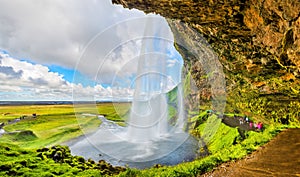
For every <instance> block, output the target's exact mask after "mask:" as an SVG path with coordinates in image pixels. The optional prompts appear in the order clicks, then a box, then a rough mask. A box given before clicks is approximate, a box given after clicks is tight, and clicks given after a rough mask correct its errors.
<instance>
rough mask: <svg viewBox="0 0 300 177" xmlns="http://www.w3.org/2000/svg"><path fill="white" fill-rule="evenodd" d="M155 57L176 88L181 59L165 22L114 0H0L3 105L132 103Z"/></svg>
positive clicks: (0, 80) (0, 56)
mask: <svg viewBox="0 0 300 177" xmlns="http://www.w3.org/2000/svg"><path fill="white" fill-rule="evenodd" d="M146 44H147V45H149V44H155V45H156V46H158V47H154V48H153V47H152V48H151V51H149V50H147V49H145V48H146V47H147V45H146ZM151 52H153V53H156V56H157V54H159V57H162V58H165V59H166V66H167V67H168V68H170V69H168V71H167V72H166V75H167V77H168V78H171V80H175V82H177V81H178V80H177V78H179V76H178V69H179V68H180V66H181V59H180V55H179V54H178V53H177V52H176V51H175V49H174V48H173V36H172V34H171V32H170V29H169V27H168V25H167V23H166V21H165V20H164V19H163V18H162V17H159V16H157V15H153V14H152V15H151V14H150V15H145V14H144V13H143V12H141V11H138V10H128V9H124V8H123V7H121V6H119V5H112V4H111V2H110V0H85V1H71V0H63V1H62V0H42V1H40V0H26V1H22V0H0V100H74V99H75V100H109V99H113V98H117V99H119V98H122V99H130V97H131V96H132V94H133V90H134V78H135V77H136V72H137V63H138V60H139V58H140V56H147V57H148V58H151V55H149V53H151ZM149 56H150V57H149Z"/></svg>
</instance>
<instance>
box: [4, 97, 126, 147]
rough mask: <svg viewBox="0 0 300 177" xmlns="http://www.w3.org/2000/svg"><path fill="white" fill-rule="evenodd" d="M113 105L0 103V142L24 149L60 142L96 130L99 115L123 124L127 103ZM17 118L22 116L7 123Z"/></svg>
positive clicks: (99, 122)
mask: <svg viewBox="0 0 300 177" xmlns="http://www.w3.org/2000/svg"><path fill="white" fill-rule="evenodd" d="M115 104H116V106H115V105H114V104H112V103H103V104H97V105H93V104H90V105H89V104H81V105H75V106H74V105H22V106H0V122H4V123H5V124H7V125H6V126H5V127H4V130H5V131H6V132H7V134H5V135H3V136H2V137H1V138H0V142H6V143H12V144H15V145H18V146H20V147H25V148H39V147H43V146H50V145H54V144H59V143H63V142H65V141H67V140H70V139H72V138H76V137H78V136H81V135H83V134H84V133H90V132H92V131H94V130H95V129H97V127H98V126H99V125H100V124H101V121H100V120H99V119H98V117H97V115H99V114H101V115H105V116H106V117H107V118H108V119H110V120H113V121H116V122H118V123H119V124H124V120H123V118H122V115H125V114H127V112H128V109H129V104H128V103H115ZM32 114H36V115H37V116H36V117H33V116H32ZM120 115H121V117H120ZM20 117H24V119H20V121H19V122H16V123H11V124H9V123H8V122H13V121H14V120H15V119H18V118H20Z"/></svg>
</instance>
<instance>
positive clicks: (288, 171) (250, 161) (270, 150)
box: [201, 129, 300, 177]
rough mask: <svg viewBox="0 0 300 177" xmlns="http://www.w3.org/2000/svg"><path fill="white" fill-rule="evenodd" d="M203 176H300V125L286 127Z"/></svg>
mask: <svg viewBox="0 0 300 177" xmlns="http://www.w3.org/2000/svg"><path fill="white" fill-rule="evenodd" d="M201 176H202V177H271V176H272V177H300V129H287V130H284V131H282V132H281V133H279V135H277V136H276V137H275V138H274V139H273V140H271V141H270V142H269V143H267V144H266V145H265V146H262V147H260V148H259V149H258V150H257V151H255V152H254V153H252V154H251V155H249V156H248V157H246V158H245V159H242V160H238V161H235V162H228V163H225V164H222V165H220V166H219V167H217V168H216V169H215V170H214V171H212V172H209V173H206V174H204V175H201Z"/></svg>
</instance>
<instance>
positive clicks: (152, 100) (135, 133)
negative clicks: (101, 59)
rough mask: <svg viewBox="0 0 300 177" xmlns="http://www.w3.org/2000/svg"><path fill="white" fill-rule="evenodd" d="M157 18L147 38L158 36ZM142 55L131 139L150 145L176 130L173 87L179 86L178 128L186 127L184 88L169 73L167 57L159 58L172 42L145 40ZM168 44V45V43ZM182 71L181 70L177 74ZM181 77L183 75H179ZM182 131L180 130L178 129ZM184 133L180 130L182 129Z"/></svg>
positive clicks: (130, 123) (149, 22)
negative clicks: (170, 97)
mask: <svg viewBox="0 0 300 177" xmlns="http://www.w3.org/2000/svg"><path fill="white" fill-rule="evenodd" d="M156 25H157V24H156ZM153 27H154V24H153V19H152V18H151V17H149V18H148V20H147V22H146V25H145V34H144V36H145V37H147V36H155V35H157V33H159V31H157V28H155V29H156V31H155V30H154V28H153ZM142 42H143V43H142V48H141V55H140V56H139V59H138V69H137V77H136V79H135V92H134V97H133V102H132V107H131V113H130V118H129V121H128V139H129V140H130V141H133V142H148V141H151V140H155V139H159V138H161V137H165V136H168V133H171V131H173V130H174V129H172V127H170V125H169V123H168V119H170V117H169V111H168V109H169V105H168V98H167V92H169V91H170V90H168V88H170V86H169V85H168V84H170V83H171V84H172V85H173V87H174V86H175V87H177V96H176V97H177V101H178V102H177V103H176V104H177V105H178V106H177V119H178V122H177V123H176V125H175V126H176V127H177V128H178V127H180V128H183V125H184V105H183V97H182V96H183V95H182V87H181V86H180V83H175V82H174V81H173V80H172V79H171V78H170V77H168V74H167V57H166V56H165V55H159V54H158V51H157V50H159V52H164V53H166V52H167V51H161V50H162V49H166V46H167V45H168V43H169V41H164V40H158V42H156V40H155V39H154V40H143V41H142ZM167 42H168V43H167ZM177 72H179V73H180V72H181V71H177ZM179 75H180V74H179ZM176 130H177V131H178V129H176ZM179 131H180V130H179Z"/></svg>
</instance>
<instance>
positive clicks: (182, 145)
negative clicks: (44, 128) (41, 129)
mask: <svg viewBox="0 0 300 177" xmlns="http://www.w3.org/2000/svg"><path fill="white" fill-rule="evenodd" d="M99 119H101V121H102V124H101V125H100V127H99V129H98V130H97V131H96V132H94V133H92V134H89V135H86V136H82V137H80V138H77V139H74V140H71V141H69V142H67V143H66V145H68V146H69V147H70V149H71V152H72V154H73V155H79V156H83V157H84V158H85V159H89V158H91V159H93V160H95V161H99V160H105V161H107V162H109V163H111V164H112V165H114V166H129V167H133V168H139V169H143V168H148V167H151V166H154V165H155V164H162V165H175V164H178V163H181V162H184V161H192V160H193V159H195V157H196V154H197V153H196V152H197V150H198V148H199V146H198V141H197V140H196V139H195V138H193V137H191V136H190V135H189V134H187V133H183V132H181V133H176V132H174V133H173V134H170V135H166V136H165V137H160V138H159V139H157V140H153V141H148V142H142V143H139V142H132V141H128V140H126V139H125V138H124V137H125V136H126V129H127V127H121V126H119V125H117V124H116V123H114V122H112V121H109V120H107V119H106V118H104V117H103V116H99Z"/></svg>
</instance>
